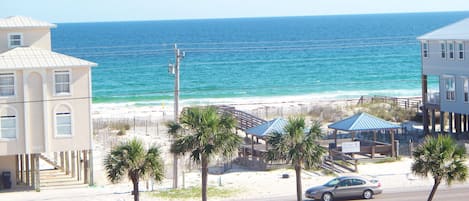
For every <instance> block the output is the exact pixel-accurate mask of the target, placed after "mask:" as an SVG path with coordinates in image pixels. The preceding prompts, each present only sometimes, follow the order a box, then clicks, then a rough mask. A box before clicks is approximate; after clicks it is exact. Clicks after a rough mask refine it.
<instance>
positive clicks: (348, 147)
mask: <svg viewBox="0 0 469 201" xmlns="http://www.w3.org/2000/svg"><path fill="white" fill-rule="evenodd" d="M355 152H360V141H354V142H342V153H355Z"/></svg>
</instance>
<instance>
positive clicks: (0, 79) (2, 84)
mask: <svg viewBox="0 0 469 201" xmlns="http://www.w3.org/2000/svg"><path fill="white" fill-rule="evenodd" d="M14 95H15V74H14V73H0V96H14Z"/></svg>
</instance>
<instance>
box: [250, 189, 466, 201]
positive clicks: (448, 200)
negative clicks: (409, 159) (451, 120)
mask: <svg viewBox="0 0 469 201" xmlns="http://www.w3.org/2000/svg"><path fill="white" fill-rule="evenodd" d="M440 187H441V186H440ZM430 190H431V189H425V190H422V189H419V190H416V191H406V192H399V191H398V190H390V191H389V192H386V191H385V192H384V193H383V194H381V195H377V196H375V199H373V201H391V200H392V201H396V200H402V201H422V200H427V198H428V195H429V193H430ZM295 197H296V196H295V195H288V196H273V197H266V198H263V199H259V198H256V199H252V200H246V201H296V198H295ZM351 200H353V201H356V200H361V199H348V200H347V199H345V200H341V201H351ZM433 200H434V201H463V200H469V187H468V186H453V187H451V188H441V189H439V190H438V191H437V192H436V194H435V197H434V198H433ZM304 201H312V200H311V199H305V200H304Z"/></svg>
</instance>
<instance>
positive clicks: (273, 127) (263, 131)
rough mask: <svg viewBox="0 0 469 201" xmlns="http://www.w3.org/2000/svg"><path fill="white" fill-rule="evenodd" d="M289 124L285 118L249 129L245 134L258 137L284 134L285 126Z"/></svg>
mask: <svg viewBox="0 0 469 201" xmlns="http://www.w3.org/2000/svg"><path fill="white" fill-rule="evenodd" d="M287 124H288V121H287V120H285V119H283V118H276V119H273V120H270V121H268V122H265V123H263V124H261V125H259V126H255V127H252V128H248V129H247V130H246V131H245V132H246V133H247V134H251V135H255V136H257V137H261V138H263V137H266V136H267V135H269V134H271V133H274V132H282V133H283V131H284V130H283V129H284V128H285V126H286V125H287Z"/></svg>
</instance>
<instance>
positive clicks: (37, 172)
mask: <svg viewBox="0 0 469 201" xmlns="http://www.w3.org/2000/svg"><path fill="white" fill-rule="evenodd" d="M34 180H35V181H34V183H35V187H34V190H36V191H37V192H39V191H41V171H40V169H39V154H34Z"/></svg>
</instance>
